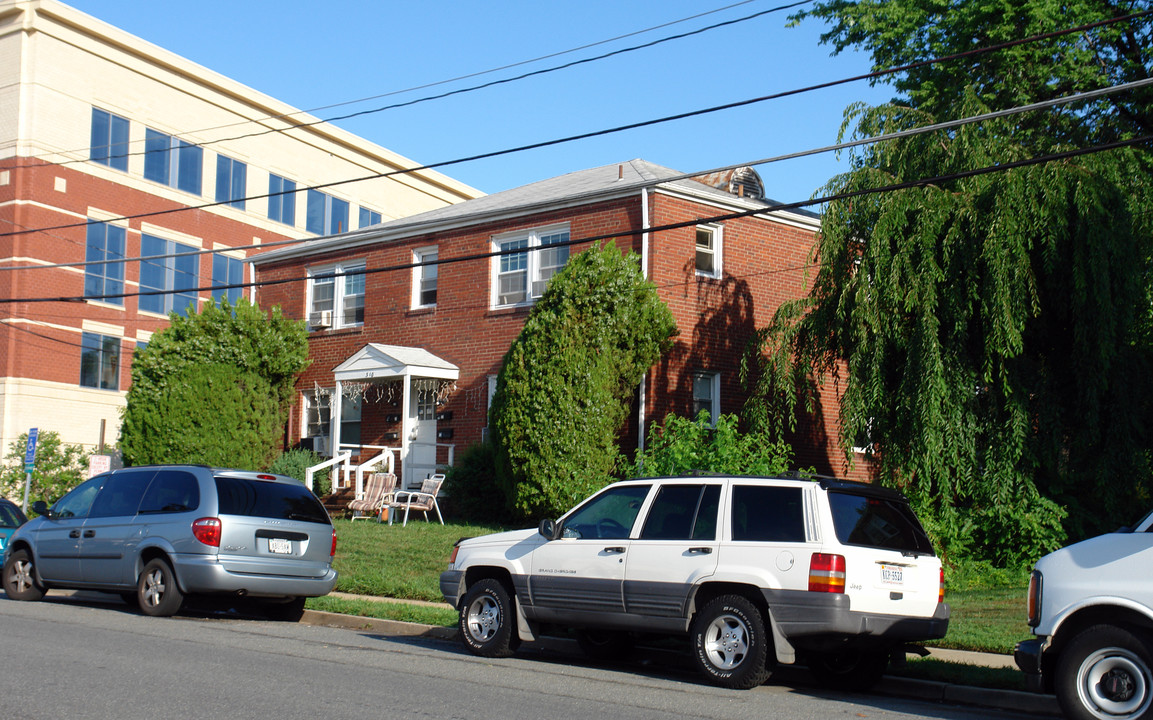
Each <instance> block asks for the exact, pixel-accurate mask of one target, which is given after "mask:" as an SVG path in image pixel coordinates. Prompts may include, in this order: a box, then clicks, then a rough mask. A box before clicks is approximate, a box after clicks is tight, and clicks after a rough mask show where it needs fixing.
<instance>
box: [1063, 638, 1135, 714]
mask: <svg viewBox="0 0 1153 720" xmlns="http://www.w3.org/2000/svg"><path fill="white" fill-rule="evenodd" d="M1150 647H1151V646H1150V644H1149V640H1148V638H1147V637H1146V636H1145V635H1143V634H1136V633H1134V632H1130V631H1128V630H1125V629H1124V628H1120V627H1116V626H1113V625H1094V626H1093V627H1090V628H1088V629H1087V630H1084V631H1082V632H1081V633H1080V634H1079V635H1077V636H1076V637H1075V638H1073V640H1072V641H1071V642H1070V643H1069V644H1068V645H1067V646H1066V647H1065V649H1064V651H1063V652H1062V653H1061V656H1060V657H1059V658H1058V659H1057V671H1056V675H1055V676H1054V683H1055V685H1056V689H1057V702H1058V703H1059V704H1060V706H1061V711H1062V712H1063V713H1064V714H1065V717H1068V718H1073V719H1074V720H1138V719H1139V718H1144V719H1146V720H1147V719H1148V718H1151V717H1153V712H1151V711H1150V706H1151V704H1153V702H1151V701H1153V671H1151V670H1150V668H1153V662H1151V661H1150V658H1151V657H1153V651H1151V649H1150Z"/></svg>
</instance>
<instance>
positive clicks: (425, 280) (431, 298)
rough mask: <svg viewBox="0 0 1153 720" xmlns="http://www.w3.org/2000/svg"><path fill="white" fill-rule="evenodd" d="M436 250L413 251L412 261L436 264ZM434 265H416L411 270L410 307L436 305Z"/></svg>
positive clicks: (435, 267) (435, 272)
mask: <svg viewBox="0 0 1153 720" xmlns="http://www.w3.org/2000/svg"><path fill="white" fill-rule="evenodd" d="M436 258H437V250H436V248H421V249H419V250H414V251H413V253H412V261H413V262H414V263H429V262H432V263H434V262H436ZM436 276H437V266H436V265H417V266H416V267H414V268H413V269H412V305H413V307H430V306H432V305H436Z"/></svg>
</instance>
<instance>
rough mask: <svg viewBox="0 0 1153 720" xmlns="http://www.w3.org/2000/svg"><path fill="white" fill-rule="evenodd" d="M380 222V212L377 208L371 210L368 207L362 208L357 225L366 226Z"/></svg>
mask: <svg viewBox="0 0 1153 720" xmlns="http://www.w3.org/2000/svg"><path fill="white" fill-rule="evenodd" d="M379 224H380V213H378V212H377V211H375V210H369V209H368V208H366V207H362V208H361V209H360V223H359V224H358V225H357V227H362V228H366V227H368V226H369V225H379Z"/></svg>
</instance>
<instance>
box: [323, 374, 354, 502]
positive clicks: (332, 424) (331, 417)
mask: <svg viewBox="0 0 1153 720" xmlns="http://www.w3.org/2000/svg"><path fill="white" fill-rule="evenodd" d="M343 404H344V383H342V382H341V381H339V380H337V381H336V395H335V396H334V397H333V398H332V402H330V403H329V404H328V425H329V434H330V436H331V437H332V456H333V457H336V456H337V455H339V454H340V418H341V413H342V412H343V407H342V406H343ZM332 467H333V469H334V470H335V471H336V472H337V473H338V475H337V477H339V478H340V481H341V482H342V483H343V481H344V468H342V467H341V466H340V464H339V463H338V464H336V465H333V466H332ZM360 491H361V488H357V489H356V492H357V497H360Z"/></svg>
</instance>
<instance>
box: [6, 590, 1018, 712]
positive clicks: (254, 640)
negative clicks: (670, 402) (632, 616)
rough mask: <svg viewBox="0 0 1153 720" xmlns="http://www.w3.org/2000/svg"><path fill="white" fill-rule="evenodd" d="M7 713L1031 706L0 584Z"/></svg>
mask: <svg viewBox="0 0 1153 720" xmlns="http://www.w3.org/2000/svg"><path fill="white" fill-rule="evenodd" d="M0 648H2V649H3V650H2V653H3V658H4V660H3V666H2V669H0V698H3V708H4V711H3V713H4V717H5V718H11V719H15V718H52V719H56V718H69V719H70V720H76V719H80V718H122V717H145V718H168V717H178V716H179V717H188V718H261V719H262V720H263V719H265V718H277V719H278V720H279V719H285V720H288V719H292V718H309V720H314V719H315V718H318V717H323V718H344V717H349V718H353V717H355V718H364V717H388V718H468V719H470V720H472V719H474V718H475V719H481V718H493V719H494V720H496V719H498V720H520V719H521V718H523V719H524V720H539V719H540V718H576V717H590V716H591V717H601V718H612V719H616V718H621V719H632V718H637V719H641V718H644V719H650V718H651V719H652V720H663V719H664V718H718V719H720V718H724V719H725V720H739V719H741V718H756V719H757V720H763V719H764V718H766V717H771V718H774V719H781V720H810V719H811V720H817V719H822V720H824V719H828V718H870V719H879V720H885V719H890V718H940V719H942V720H953V719H962V718H983V719H985V718H1005V719H1009V718H1027V717H1031V716H1028V715H1017V714H1013V713H1003V712H998V711H992V710H989V709H988V708H971V707H968V708H967V707H956V706H948V705H941V704H938V703H926V702H921V701H916V700H904V699H897V698H892V697H885V696H882V695H866V694H847V693H833V692H824V691H820V690H818V689H816V688H814V687H812V686H811V685H809V684H808V683H807V681H806V679H805V677H804V675H803V674H798V673H795V672H791V671H790V672H786V673H778V674H776V675H774V678H773V679H772V680H770V681H769V683H768V684H766V685H764V686H762V687H759V688H756V689H754V690H749V691H744V692H740V691H729V690H722V689H720V688H715V687H712V686H709V685H705V684H702V683H701V682H700V681H699V680H698V679H697V677H696V675H695V673H693V672H692V671H691V669H690V668H688V667H685V666H684V665H683V664H682V663H681V662H680V661H678V660H677V659H676V658H672V659H670V658H667V657H660V656H655V657H649V658H648V659H647V660H644V661H641V662H633V663H629V664H622V665H615V666H605V665H594V664H590V663H587V662H585V661H584V660H583V659H582V658H581V657H580V656H578V655H573V654H569V653H566V652H564V651H563V650H557V649H552V648H550V649H533V650H527V651H522V652H521V653H519V654H518V655H517V656H516V657H513V658H509V659H503V660H485V659H481V658H476V657H473V656H471V655H469V654H467V653H465V652H464V651H463V650H462V649H461V648H460V646H459V645H457V644H456V643H454V642H449V641H444V640H437V639H430V638H404V637H397V636H384V635H381V634H376V633H373V632H371V631H365V630H355V629H342V628H333V627H321V626H310V625H304V624H286V623H271V622H265V621H261V620H256V619H246V618H237V617H229V616H220V615H215V616H212V615H205V614H195V613H190V614H183V615H181V616H178V617H176V618H150V617H145V616H143V615H140V614H139V613H137V612H134V611H132V610H130V609H129V608H128V607H127V606H126V605H122V604H103V603H96V602H91V601H80V600H77V599H74V598H50V599H48V600H45V601H43V602H39V603H21V602H15V601H11V600H8V599H7V598H6V597H4V596H3V595H0Z"/></svg>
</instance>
